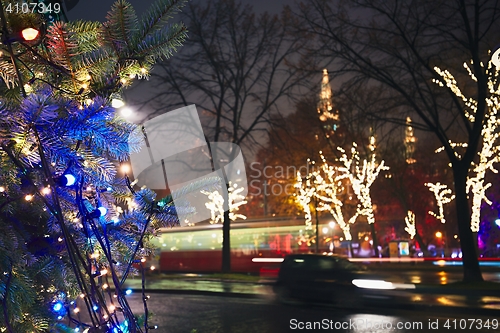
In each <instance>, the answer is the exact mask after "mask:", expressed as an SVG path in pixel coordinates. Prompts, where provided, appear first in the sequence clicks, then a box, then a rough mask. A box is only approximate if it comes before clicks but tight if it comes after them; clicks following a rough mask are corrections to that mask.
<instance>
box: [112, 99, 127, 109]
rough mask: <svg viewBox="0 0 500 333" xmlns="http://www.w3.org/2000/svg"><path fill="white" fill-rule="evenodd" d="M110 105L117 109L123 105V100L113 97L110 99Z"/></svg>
mask: <svg viewBox="0 0 500 333" xmlns="http://www.w3.org/2000/svg"><path fill="white" fill-rule="evenodd" d="M111 106H112V107H114V108H115V109H119V108H121V107H124V106H125V102H124V101H123V100H122V99H121V98H113V99H112V100H111Z"/></svg>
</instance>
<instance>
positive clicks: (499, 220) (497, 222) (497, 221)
mask: <svg viewBox="0 0 500 333" xmlns="http://www.w3.org/2000/svg"><path fill="white" fill-rule="evenodd" d="M495 224H496V225H497V226H499V227H500V219H496V220H495Z"/></svg>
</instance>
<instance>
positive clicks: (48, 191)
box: [42, 187, 50, 195]
mask: <svg viewBox="0 0 500 333" xmlns="http://www.w3.org/2000/svg"><path fill="white" fill-rule="evenodd" d="M42 193H43V194H45V195H47V194H50V187H44V188H43V189H42Z"/></svg>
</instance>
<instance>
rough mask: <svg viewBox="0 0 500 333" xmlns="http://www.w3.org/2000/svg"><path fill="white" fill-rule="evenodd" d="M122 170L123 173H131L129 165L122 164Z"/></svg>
mask: <svg viewBox="0 0 500 333" xmlns="http://www.w3.org/2000/svg"><path fill="white" fill-rule="evenodd" d="M120 170H121V171H122V172H123V173H129V172H130V165H128V164H122V166H121V167H120Z"/></svg>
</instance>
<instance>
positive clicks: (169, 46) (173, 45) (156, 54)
mask: <svg viewBox="0 0 500 333" xmlns="http://www.w3.org/2000/svg"><path fill="white" fill-rule="evenodd" d="M186 37H187V28H186V26H184V25H183V24H173V25H172V26H170V27H165V28H163V29H161V30H158V31H156V32H154V33H153V34H150V35H148V36H146V38H145V39H144V40H143V41H142V42H141V43H140V44H139V45H138V46H137V50H138V51H137V55H138V56H139V57H141V58H145V59H147V60H148V61H149V62H151V63H152V62H154V61H155V60H157V59H160V58H170V56H172V53H173V52H174V51H176V50H177V48H178V47H180V46H181V45H182V43H183V42H184V41H185V39H186Z"/></svg>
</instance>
